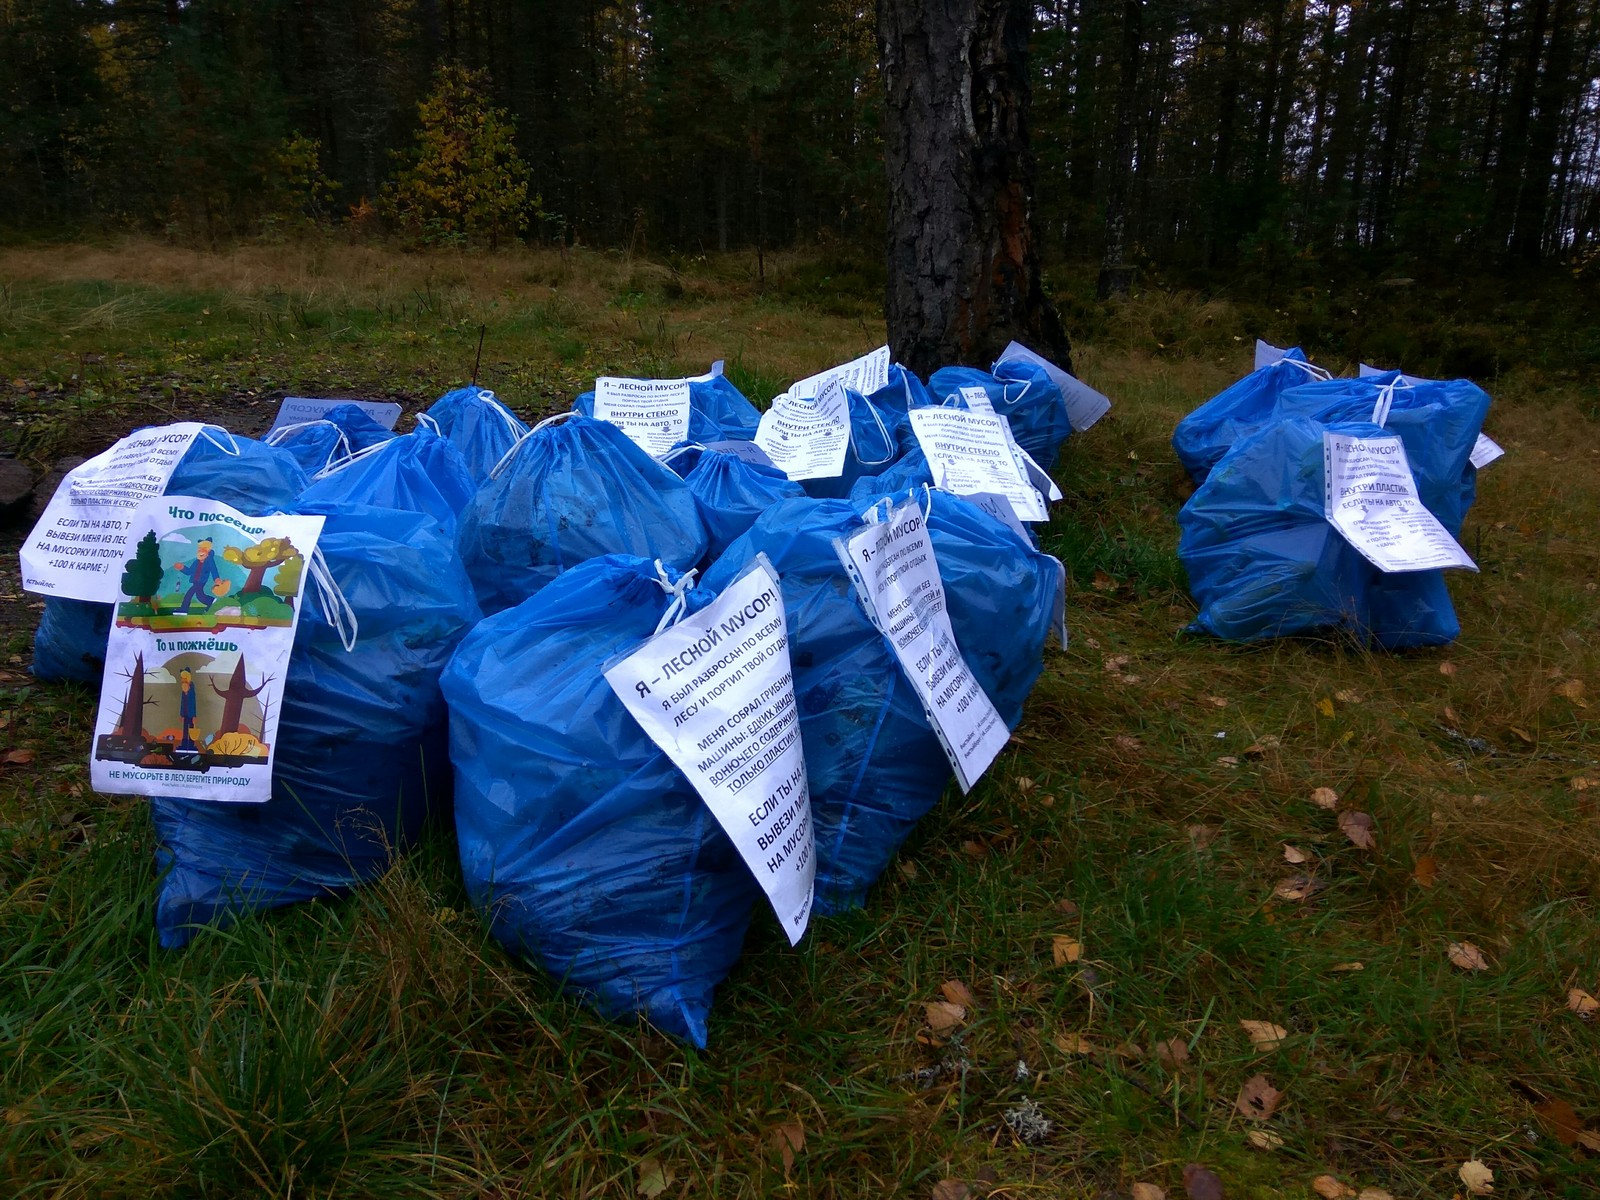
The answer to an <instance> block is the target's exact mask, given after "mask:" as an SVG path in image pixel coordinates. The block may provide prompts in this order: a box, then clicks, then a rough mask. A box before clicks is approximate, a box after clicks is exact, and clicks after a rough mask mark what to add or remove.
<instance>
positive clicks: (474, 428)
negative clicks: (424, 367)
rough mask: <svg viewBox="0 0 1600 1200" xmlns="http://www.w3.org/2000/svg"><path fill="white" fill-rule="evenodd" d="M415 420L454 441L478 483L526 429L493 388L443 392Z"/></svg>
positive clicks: (466, 388) (519, 438) (524, 433)
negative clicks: (491, 389)
mask: <svg viewBox="0 0 1600 1200" xmlns="http://www.w3.org/2000/svg"><path fill="white" fill-rule="evenodd" d="M417 424H419V425H426V426H429V427H430V428H432V429H433V431H434V432H435V433H439V434H443V435H444V436H445V437H447V438H449V439H450V440H451V441H452V442H454V443H455V447H456V449H457V450H459V451H461V457H462V458H464V459H466V461H467V470H469V471H471V472H472V478H473V481H474V482H475V483H477V484H479V485H480V486H481V485H482V484H483V482H484V480H486V479H488V478H489V472H490V471H492V470H494V468H495V464H496V463H498V462H499V461H500V460H501V459H502V458H504V457H505V456H506V455H507V454H508V453H509V452H510V450H511V448H512V447H513V446H515V445H516V444H517V443H518V442H519V441H521V440H522V439H523V438H524V437H526V436H527V433H528V427H527V426H526V425H524V424H523V423H522V421H521V420H519V419H518V417H517V416H516V414H515V413H513V412H512V411H511V410H510V409H509V408H507V407H506V406H505V405H504V404H502V403H501V402H500V400H499V399H498V398H497V397H496V396H495V394H494V393H493V392H491V391H489V390H488V389H487V388H479V387H464V388H456V389H455V391H453V392H446V393H445V394H444V395H442V396H440V397H439V398H438V399H437V400H435V401H434V402H433V403H432V404H431V405H429V407H428V411H427V412H425V413H421V414H419V415H418V417H417Z"/></svg>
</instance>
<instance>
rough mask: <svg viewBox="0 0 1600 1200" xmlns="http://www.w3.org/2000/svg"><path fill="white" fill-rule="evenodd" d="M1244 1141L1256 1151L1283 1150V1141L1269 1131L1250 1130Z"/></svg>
mask: <svg viewBox="0 0 1600 1200" xmlns="http://www.w3.org/2000/svg"><path fill="white" fill-rule="evenodd" d="M1244 1140H1245V1141H1247V1142H1249V1143H1250V1145H1252V1146H1254V1147H1255V1148H1256V1149H1257V1150H1279V1149H1282V1148H1283V1139H1282V1138H1281V1137H1279V1136H1278V1135H1277V1134H1275V1133H1273V1132H1272V1130H1270V1129H1252V1130H1251V1131H1250V1132H1249V1133H1247V1134H1246V1135H1245V1139H1244Z"/></svg>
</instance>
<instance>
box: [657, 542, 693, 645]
mask: <svg viewBox="0 0 1600 1200" xmlns="http://www.w3.org/2000/svg"><path fill="white" fill-rule="evenodd" d="M698 574H699V572H698V571H697V570H694V569H690V570H688V571H685V572H684V573H683V574H682V575H680V576H678V582H677V583H673V582H672V580H670V579H668V578H667V568H666V567H665V566H663V565H662V563H661V560H660V559H659V558H658V559H656V579H655V582H656V586H657V587H659V588H660V589H661V590H662V591H664V592H666V593H667V594H668V595H669V596H671V597H672V602H671V603H670V604H668V605H667V610H666V612H664V613H662V614H661V620H659V621H657V622H656V633H660V632H661V631H662V630H663V629H668V628H670V627H671V626H673V625H676V624H677V623H678V622H679V621H681V620H682V619H683V614H684V610H685V609H687V608H688V607H689V597H688V596H686V595H684V593H685V592H687V591H688V590H689V589H690V588H692V587H693V586H694V577H695V576H696V575H698ZM655 635H656V634H655V633H652V634H651V635H650V636H651V637H654V636H655Z"/></svg>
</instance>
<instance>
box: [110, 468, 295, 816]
mask: <svg viewBox="0 0 1600 1200" xmlns="http://www.w3.org/2000/svg"><path fill="white" fill-rule="evenodd" d="M322 522H323V518H321V517H306V516H284V515H276V516H271V517H248V516H246V515H244V514H243V513H241V512H239V511H238V510H237V509H234V508H230V507H229V506H228V505H226V504H219V503H218V502H217V501H215V500H207V499H204V498H203V497H197V496H161V497H158V498H156V499H155V500H152V501H148V502H146V503H145V504H144V505H143V506H141V507H140V508H139V509H138V511H137V512H136V513H135V514H134V515H133V519H132V521H131V526H132V529H131V535H130V539H129V543H128V553H127V555H126V557H125V558H124V560H123V561H121V562H119V563H118V564H117V565H118V568H119V572H118V575H117V581H118V585H119V593H120V596H121V599H120V600H119V601H118V603H117V606H116V620H115V623H114V624H113V625H112V627H111V637H110V638H109V640H108V641H107V644H106V670H105V678H104V680H103V681H102V683H101V688H100V707H99V710H98V712H97V714H96V716H95V729H94V743H93V749H92V750H91V752H90V759H89V774H90V779H91V781H92V783H93V786H94V788H95V790H96V791H99V792H114V793H126V794H132V795H137V796H183V797H185V798H187V799H193V800H216V801H223V802H227V803H254V804H259V803H264V802H265V801H266V800H268V799H270V798H271V795H272V765H273V748H274V745H275V744H276V742H277V727H278V717H279V715H280V713H281V711H282V708H283V686H284V680H285V679H286V678H287V676H288V673H289V653H290V651H291V649H292V648H293V646H294V631H295V627H296V625H298V624H299V620H300V609H301V605H302V603H303V602H304V596H303V587H304V583H305V577H306V564H307V563H309V562H310V561H311V556H312V554H314V553H315V552H316V548H317V540H318V539H319V538H320V537H321V534H322Z"/></svg>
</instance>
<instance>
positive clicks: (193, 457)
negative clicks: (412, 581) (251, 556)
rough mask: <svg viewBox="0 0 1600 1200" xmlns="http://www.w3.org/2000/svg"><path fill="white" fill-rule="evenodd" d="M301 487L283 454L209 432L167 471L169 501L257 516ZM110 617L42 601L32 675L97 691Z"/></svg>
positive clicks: (91, 608) (107, 610)
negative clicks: (198, 502)
mask: <svg viewBox="0 0 1600 1200" xmlns="http://www.w3.org/2000/svg"><path fill="white" fill-rule="evenodd" d="M135 432H138V431H135ZM307 482H308V480H307V479H306V474H305V472H304V471H302V470H301V469H300V464H299V463H297V462H296V461H295V458H294V455H292V454H290V453H289V451H288V450H286V449H280V448H278V447H275V446H268V445H266V444H265V443H264V442H258V441H256V440H255V439H254V438H247V437H240V436H239V435H238V434H233V433H229V432H228V431H227V430H225V429H223V428H222V427H221V426H218V425H208V426H207V427H206V428H205V429H204V430H203V431H201V434H200V436H199V437H197V438H196V439H195V442H194V445H192V446H191V447H189V450H188V452H187V453H186V454H185V455H184V456H183V457H182V458H181V459H179V460H178V465H177V466H176V467H175V468H173V471H172V478H171V479H170V480H169V481H168V483H167V494H168V495H171V496H204V497H206V498H207V499H210V500H220V501H222V503H224V504H229V505H232V506H233V507H234V508H237V509H239V510H240V511H241V512H244V513H249V514H251V515H259V514H261V513H266V512H271V511H272V510H274V509H280V508H287V507H289V506H290V505H291V504H293V503H294V502H295V498H296V497H298V496H299V495H300V493H301V492H302V491H304V490H305V487H306V484H307ZM111 611H112V606H111V605H110V604H95V603H93V602H91V601H87V600H62V599H55V598H50V597H47V598H46V599H45V602H44V611H43V612H42V613H41V614H40V615H39V628H38V630H37V632H35V634H34V638H33V673H34V674H35V675H36V676H38V677H39V678H40V679H46V680H63V679H72V680H76V681H77V682H79V683H88V684H98V683H99V682H100V675H101V673H102V672H103V671H104V670H105V656H106V638H107V637H109V636H110V634H111Z"/></svg>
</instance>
